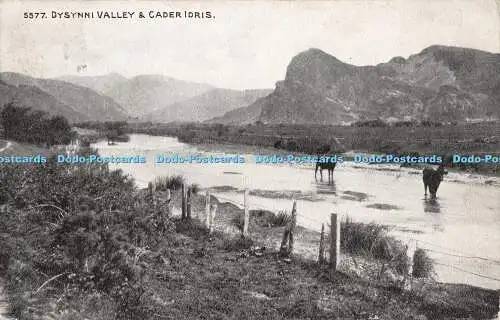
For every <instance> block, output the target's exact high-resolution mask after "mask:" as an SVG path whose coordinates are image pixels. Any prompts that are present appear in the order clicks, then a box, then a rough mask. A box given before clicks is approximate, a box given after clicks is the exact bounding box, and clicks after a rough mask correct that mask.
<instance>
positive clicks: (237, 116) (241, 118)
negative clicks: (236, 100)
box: [205, 98, 262, 125]
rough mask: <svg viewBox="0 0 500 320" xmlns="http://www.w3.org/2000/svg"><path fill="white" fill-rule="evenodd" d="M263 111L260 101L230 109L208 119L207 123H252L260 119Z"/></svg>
mask: <svg viewBox="0 0 500 320" xmlns="http://www.w3.org/2000/svg"><path fill="white" fill-rule="evenodd" d="M261 99H262V98H261ZM261 112H262V107H261V105H260V103H257V102H256V103H253V104H251V105H249V106H246V107H240V108H236V109H234V110H231V111H228V112H226V113H225V114H224V115H222V116H220V117H215V118H212V119H209V120H206V121H205V123H222V124H232V125H238V124H251V123H254V122H256V121H258V120H259V118H260V113H261Z"/></svg>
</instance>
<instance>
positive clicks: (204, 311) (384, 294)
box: [151, 220, 498, 319]
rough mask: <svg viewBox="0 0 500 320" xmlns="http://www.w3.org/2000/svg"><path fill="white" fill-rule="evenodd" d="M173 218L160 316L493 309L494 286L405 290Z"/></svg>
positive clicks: (435, 315)
mask: <svg viewBox="0 0 500 320" xmlns="http://www.w3.org/2000/svg"><path fill="white" fill-rule="evenodd" d="M175 223H176V226H177V232H178V233H179V235H178V241H177V242H176V245H175V246H173V247H171V248H169V250H168V253H167V256H168V258H167V259H165V261H164V263H163V266H162V267H161V268H160V269H158V270H157V272H159V274H157V278H156V279H157V281H154V282H152V283H151V286H152V287H154V291H155V292H156V295H157V297H158V299H161V300H162V301H163V303H165V305H168V313H166V314H161V318H164V319H200V318H204V319H235V318H238V319H339V318H343V319H370V318H374V317H375V316H378V317H379V318H381V319H425V318H428V319H445V318H462V317H469V316H472V317H474V318H482V319H484V318H488V317H492V316H493V315H494V314H495V312H496V311H497V307H496V304H497V302H498V296H497V294H496V293H495V292H492V291H488V290H482V289H478V288H472V287H467V286H462V285H433V286H432V287H429V288H426V289H424V290H422V291H420V292H418V293H417V292H405V291H402V290H399V289H394V288H391V287H386V286H382V285H379V284H376V283H372V282H368V281H365V280H361V279H355V278H352V277H349V276H347V275H344V274H342V273H334V274H330V273H329V271H328V270H327V269H325V268H324V267H320V266H318V265H316V264H315V263H312V262H310V261H306V260H303V259H301V258H299V257H294V258H293V259H292V260H291V261H290V262H287V261H288V260H283V259H281V258H280V256H279V255H278V254H277V253H276V252H267V253H264V254H263V255H259V256H254V255H252V254H251V251H249V250H246V249H248V248H249V247H250V245H251V243H249V242H242V241H239V239H238V238H237V237H236V238H232V239H228V238H227V235H224V234H222V233H216V234H214V235H213V236H209V235H208V234H207V233H206V231H205V230H204V229H203V228H202V227H200V226H197V225H196V224H190V223H186V222H182V221H179V220H178V221H176V222H175Z"/></svg>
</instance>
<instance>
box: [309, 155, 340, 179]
mask: <svg viewBox="0 0 500 320" xmlns="http://www.w3.org/2000/svg"><path fill="white" fill-rule="evenodd" d="M335 165H336V163H335V162H333V163H331V162H324V163H321V162H319V160H318V161H316V170H314V178H315V179H316V180H317V179H318V178H317V175H318V169H319V174H320V176H321V181H323V170H324V169H327V170H328V183H330V182H333V170H335Z"/></svg>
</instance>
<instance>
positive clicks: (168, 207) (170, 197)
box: [166, 189, 172, 218]
mask: <svg viewBox="0 0 500 320" xmlns="http://www.w3.org/2000/svg"><path fill="white" fill-rule="evenodd" d="M166 199H167V218H170V217H172V203H171V202H172V195H171V194H170V189H167V195H166Z"/></svg>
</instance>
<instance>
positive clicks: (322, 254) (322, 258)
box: [318, 223, 325, 264]
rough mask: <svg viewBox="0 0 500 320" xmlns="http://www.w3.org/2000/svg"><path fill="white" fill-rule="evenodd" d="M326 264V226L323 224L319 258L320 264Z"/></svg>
mask: <svg viewBox="0 0 500 320" xmlns="http://www.w3.org/2000/svg"><path fill="white" fill-rule="evenodd" d="M324 262H325V224H324V223H323V224H321V236H320V238H319V256H318V263H319V264H323V263H324Z"/></svg>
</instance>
